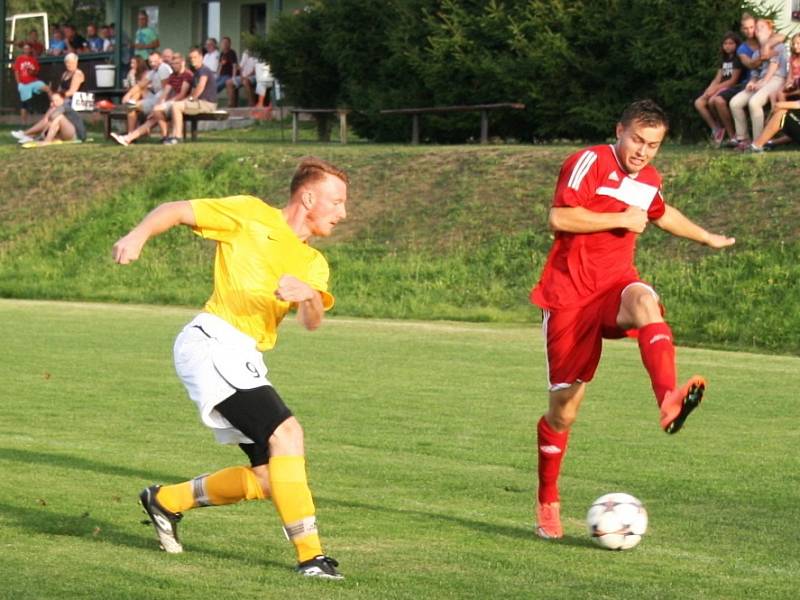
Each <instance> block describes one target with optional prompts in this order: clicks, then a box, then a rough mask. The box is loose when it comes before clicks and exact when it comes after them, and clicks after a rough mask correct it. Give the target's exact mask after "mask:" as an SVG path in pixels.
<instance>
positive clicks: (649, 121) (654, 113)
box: [619, 100, 669, 129]
mask: <svg viewBox="0 0 800 600" xmlns="http://www.w3.org/2000/svg"><path fill="white" fill-rule="evenodd" d="M634 121H638V122H639V123H642V124H643V125H647V126H648V127H658V126H659V125H663V126H664V127H666V128H667V129H669V117H668V116H667V113H665V112H664V109H663V108H661V107H660V106H659V105H658V104H656V103H655V102H653V101H652V100H637V101H636V102H632V103H631V104H629V105H628V107H627V108H626V109H625V110H623V111H622V116H621V117H620V118H619V122H620V123H622V124H623V125H624V126H628V125H630V124H631V123H633V122H634Z"/></svg>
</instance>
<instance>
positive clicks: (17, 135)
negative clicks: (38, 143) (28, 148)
mask: <svg viewBox="0 0 800 600" xmlns="http://www.w3.org/2000/svg"><path fill="white" fill-rule="evenodd" d="M11 137H13V138H15V139H17V140H21V139H22V138H24V137H28V136H26V135H25V132H24V131H22V129H17V130H15V131H12V132H11Z"/></svg>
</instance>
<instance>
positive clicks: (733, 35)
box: [719, 31, 742, 60]
mask: <svg viewBox="0 0 800 600" xmlns="http://www.w3.org/2000/svg"><path fill="white" fill-rule="evenodd" d="M728 40H733V42H734V43H735V44H736V48H738V47H739V44H741V43H742V39H741V38H740V37H739V36H738V35H736V32H734V31H728V32H726V33H725V35H723V36H722V43H723V44H724V43H725V42H727V41H728ZM721 46H722V44H720V49H719V54H720V56H721V57H722V60H725V59H726V58H728V55H727V54H725V50H723V49H722V47H721ZM733 53H734V54H736V49H734V51H733Z"/></svg>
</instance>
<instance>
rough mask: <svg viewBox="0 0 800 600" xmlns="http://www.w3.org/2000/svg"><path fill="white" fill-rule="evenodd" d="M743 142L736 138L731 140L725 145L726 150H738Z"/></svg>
mask: <svg viewBox="0 0 800 600" xmlns="http://www.w3.org/2000/svg"><path fill="white" fill-rule="evenodd" d="M741 143H742V141H741V140H737V139H736V138H731V139H729V140H728V141H727V142H725V143H724V144H723V146H725V147H726V148H738V147H739V144H741Z"/></svg>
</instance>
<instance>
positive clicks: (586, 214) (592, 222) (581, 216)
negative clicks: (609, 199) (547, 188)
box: [548, 206, 648, 233]
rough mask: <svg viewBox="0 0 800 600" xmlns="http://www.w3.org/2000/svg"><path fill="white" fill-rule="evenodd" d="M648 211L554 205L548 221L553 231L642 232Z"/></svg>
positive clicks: (632, 207) (630, 207) (645, 225)
mask: <svg viewBox="0 0 800 600" xmlns="http://www.w3.org/2000/svg"><path fill="white" fill-rule="evenodd" d="M647 221H648V219H647V211H645V210H642V209H641V208H637V207H635V206H629V207H628V208H627V209H625V210H624V211H623V212H617V213H601V212H594V211H593V210H589V209H588V208H583V207H582V206H554V207H553V208H551V209H550V219H549V221H548V223H549V225H550V229H552V230H553V231H564V232H567V233H594V232H595V231H607V230H609V229H628V230H629V231H633V232H635V233H642V232H643V231H644V229H645V227H647Z"/></svg>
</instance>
